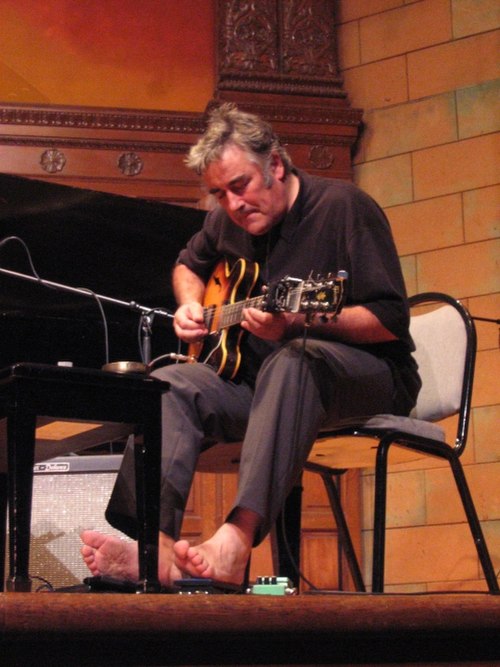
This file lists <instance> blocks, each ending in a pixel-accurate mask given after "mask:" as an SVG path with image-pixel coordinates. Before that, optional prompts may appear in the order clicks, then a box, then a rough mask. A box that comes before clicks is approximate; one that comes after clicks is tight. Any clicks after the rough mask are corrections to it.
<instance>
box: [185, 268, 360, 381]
mask: <svg viewBox="0 0 500 667" xmlns="http://www.w3.org/2000/svg"><path fill="white" fill-rule="evenodd" d="M258 277H259V267H258V265H257V264H256V263H254V262H248V261H246V260H244V259H238V260H237V261H236V262H235V264H234V265H233V266H232V267H231V268H230V267H229V264H228V263H227V261H225V260H223V261H221V262H220V263H219V264H218V265H217V266H216V268H215V270H214V272H213V273H212V275H211V277H210V280H209V281H208V283H207V287H206V290H205V297H204V301H203V317H204V321H205V326H206V327H207V329H208V331H209V334H208V335H207V336H206V337H205V338H204V339H203V340H202V341H200V342H197V343H192V344H191V345H189V349H188V356H189V358H190V360H192V361H199V362H202V363H206V364H209V365H210V366H212V367H213V368H215V369H216V371H217V373H218V374H219V375H221V376H222V377H224V378H226V379H229V380H231V379H233V378H234V377H235V375H236V373H237V372H238V369H239V367H240V363H241V351H240V341H241V337H242V336H243V334H244V330H243V329H242V328H241V327H235V326H234V325H236V324H239V323H240V322H241V321H242V319H243V310H244V309H245V308H258V309H259V310H264V311H269V312H289V313H305V314H306V315H308V316H309V317H314V316H315V315H317V314H321V316H322V317H328V316H329V317H335V315H337V314H338V313H339V312H340V310H341V309H342V306H343V296H344V281H345V280H346V278H347V273H346V272H345V271H339V273H338V274H337V276H335V277H332V276H327V277H326V278H324V279H321V278H318V279H316V280H313V279H307V280H300V279H298V278H290V277H288V276H287V277H285V278H283V279H282V280H280V281H279V282H278V283H276V284H272V285H269V286H267V288H266V289H265V292H264V293H263V294H261V295H259V296H253V297H252V296H250V295H251V294H252V291H253V289H254V287H255V285H256V283H257V279H258Z"/></svg>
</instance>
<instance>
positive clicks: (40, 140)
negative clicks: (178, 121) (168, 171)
mask: <svg viewBox="0 0 500 667" xmlns="http://www.w3.org/2000/svg"><path fill="white" fill-rule="evenodd" d="M0 145H3V146H32V147H41V148H44V147H47V148H54V149H55V147H56V146H58V147H60V148H83V149H86V150H108V151H120V152H139V151H140V152H144V153H177V154H183V153H185V152H186V146H190V145H191V142H186V143H180V142H179V143H174V142H170V141H147V142H146V141H134V140H131V141H110V140H109V139H76V138H74V137H72V138H66V137H42V136H39V137H24V136H20V135H17V136H15V135H5V134H4V135H2V134H0Z"/></svg>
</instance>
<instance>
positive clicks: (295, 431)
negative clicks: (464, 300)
mask: <svg viewBox="0 0 500 667" xmlns="http://www.w3.org/2000/svg"><path fill="white" fill-rule="evenodd" d="M307 334H308V326H307V323H306V325H305V327H304V332H303V334H302V345H301V350H300V359H299V386H298V388H297V404H298V405H297V410H295V417H294V423H293V443H292V444H293V450H294V451H295V450H296V449H297V443H298V437H299V427H300V423H301V421H302V415H303V404H302V401H301V400H300V397H301V396H302V391H303V386H304V359H305V356H306V344H307V338H308V336H307ZM281 533H282V538H283V544H284V545H285V550H286V552H287V556H288V559H289V560H290V563H291V565H292V567H293V569H294V570H295V572H296V574H297V576H298V577H299V578H300V579H301V580H302V581H303V582H304V583H306V584H307V585H308V586H310V588H311V590H318V588H317V586H315V585H314V584H313V583H312V582H311V581H310V580H309V579H308V578H307V577H306V576H305V574H304V573H303V572H302V570H301V569H300V567H299V566H298V564H297V562H296V560H295V558H294V556H293V554H292V550H291V548H290V544H289V542H288V539H287V535H286V526H285V509H284V508H283V510H282V512H281Z"/></svg>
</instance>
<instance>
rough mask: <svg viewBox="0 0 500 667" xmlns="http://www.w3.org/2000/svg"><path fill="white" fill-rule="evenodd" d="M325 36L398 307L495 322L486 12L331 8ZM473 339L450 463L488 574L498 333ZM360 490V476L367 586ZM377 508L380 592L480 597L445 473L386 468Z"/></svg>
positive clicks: (498, 295)
mask: <svg viewBox="0 0 500 667" xmlns="http://www.w3.org/2000/svg"><path fill="white" fill-rule="evenodd" d="M337 22H338V29H339V49H340V51H339V57H340V63H341V67H342V71H343V76H344V88H345V90H346V91H347V93H348V95H349V98H350V101H351V104H352V106H354V107H360V108H363V109H364V112H365V113H364V124H365V128H364V132H363V134H362V137H361V140H360V142H359V146H358V148H357V152H356V155H355V180H356V182H357V183H358V185H360V186H361V187H362V188H363V189H365V190H366V191H367V192H369V193H370V194H371V195H372V196H374V197H375V199H377V200H378V202H379V203H380V204H381V205H382V206H383V208H384V209H385V211H386V214H387V216H388V218H389V220H390V222H391V225H392V229H393V233H394V237H395V240H396V244H397V247H398V252H399V254H400V256H401V261H402V265H403V270H404V274H405V279H406V283H407V288H408V292H409V294H414V293H416V292H422V291H426V290H438V291H444V292H448V293H450V294H452V295H454V296H456V297H458V298H460V299H462V300H463V301H464V302H465V303H466V305H468V307H469V309H470V311H471V313H472V314H473V315H477V316H483V317H494V318H498V317H499V316H500V271H499V257H500V252H499V227H500V225H499V214H498V211H499V206H498V204H499V200H500V196H499V189H500V188H499V182H500V174H499V167H498V164H499V163H498V156H499V138H500V133H499V129H500V128H499V126H500V112H499V108H500V107H499V105H498V97H499V95H498V89H499V79H498V73H499V58H498V53H499V46H500V31H499V26H500V5H499V3H498V0H418V1H412V0H406V1H405V0H338V1H337ZM477 328H478V335H479V352H478V357H477V373H476V384H475V390H474V400H473V405H474V408H473V414H472V420H471V430H470V436H469V442H468V445H467V450H466V451H465V454H464V457H463V462H464V465H465V473H466V476H467V479H468V481H469V483H470V486H471V491H472V493H473V497H474V499H475V502H476V506H477V509H478V513H479V516H480V519H481V521H482V526H483V529H484V531H485V535H486V538H487V540H488V543H489V547H490V551H491V554H492V557H493V561H494V567H495V570H496V571H499V570H500V439H499V429H498V424H499V421H500V420H499V416H500V383H499V381H498V377H499V376H500V353H499V349H498V342H499V332H498V327H497V326H496V325H495V324H489V323H481V322H478V323H477ZM446 426H447V427H449V428H448V432H449V433H450V435H451V434H452V428H451V426H452V425H451V424H448V425H446ZM451 437H453V436H451ZM372 488H373V476H372V475H371V474H370V472H368V471H367V472H366V473H365V474H364V476H363V514H364V516H363V544H364V555H365V559H364V560H365V569H366V576H367V580H368V581H369V578H370V574H369V570H370V562H369V561H370V556H369V554H370V545H371V537H372V533H371V523H372V520H371V516H372V499H371V498H372V495H371V491H372ZM388 503H389V504H388V537H387V540H388V541H387V565H386V582H387V590H394V591H409V590H416V591H419V590H423V591H425V590H440V589H442V590H445V589H456V590H461V589H462V590H463V589H475V590H478V589H484V588H485V584H484V580H483V579H482V576H481V573H480V568H479V566H478V561H477V557H476V553H475V549H474V546H473V543H472V539H471V537H470V534H469V533H468V527H467V524H466V523H465V521H464V516H463V512H462V509H461V504H460V501H459V500H458V497H457V494H456V491H455V487H454V484H453V482H452V480H451V473H449V470H448V469H447V467H443V465H442V464H441V463H440V462H436V461H434V460H426V461H425V462H423V463H422V462H420V463H418V462H416V463H413V464H411V465H410V464H406V465H399V466H393V467H392V468H391V473H390V479H389V498H388Z"/></svg>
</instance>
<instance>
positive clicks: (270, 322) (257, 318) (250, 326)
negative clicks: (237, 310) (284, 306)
mask: <svg viewBox="0 0 500 667" xmlns="http://www.w3.org/2000/svg"><path fill="white" fill-rule="evenodd" d="M287 325H288V320H287V316H286V314H285V313H266V312H264V311H262V310H258V309H257V308H245V310H244V311H243V321H242V322H241V326H242V327H243V329H245V330H246V331H249V332H250V333H252V334H254V335H255V336H258V338H263V339H264V340H273V341H278V340H282V338H284V336H285V332H286V330H287Z"/></svg>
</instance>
